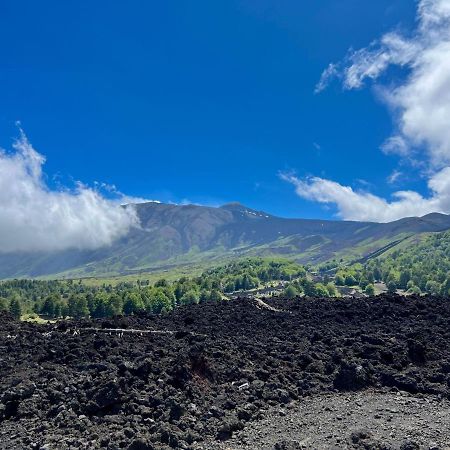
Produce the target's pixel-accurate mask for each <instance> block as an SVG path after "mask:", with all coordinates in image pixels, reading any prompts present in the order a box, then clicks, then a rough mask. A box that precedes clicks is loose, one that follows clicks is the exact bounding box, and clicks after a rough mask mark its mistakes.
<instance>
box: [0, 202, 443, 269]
mask: <svg viewBox="0 0 450 450" xmlns="http://www.w3.org/2000/svg"><path fill="white" fill-rule="evenodd" d="M135 206H136V211H137V214H138V217H139V219H140V224H141V226H140V227H139V228H133V229H132V230H130V232H129V233H128V235H126V236H125V237H123V238H122V239H120V240H118V241H116V242H115V243H114V244H113V245H111V246H108V247H103V248H100V249H98V250H94V251H81V250H75V249H74V250H66V251H62V252H61V251H59V252H52V253H13V254H11V253H8V254H5V253H4V254H0V278H11V277H24V276H27V277H37V276H43V275H55V276H69V277H70V276H73V277H80V276H93V275H96V276H101V275H119V274H129V273H133V272H139V271H155V270H162V269H164V268H170V267H176V266H180V265H188V264H193V263H211V264H212V263H215V262H219V261H221V260H224V259H227V258H232V257H239V256H285V257H289V258H293V259H295V260H296V261H298V262H300V263H311V264H317V263H321V262H325V261H329V260H332V259H334V258H337V259H341V258H342V259H344V260H347V261H356V260H364V259H365V258H367V257H370V256H372V255H376V254H377V253H380V252H381V253H382V252H383V251H385V250H387V249H390V248H392V247H395V246H396V245H398V244H399V243H400V242H402V241H403V240H404V239H406V238H408V237H410V236H413V235H416V234H420V233H425V232H437V231H443V230H447V229H450V216H447V215H444V214H436V213H435V214H428V215H426V216H424V217H410V218H405V219H401V220H397V221H395V222H390V223H373V222H350V221H332V220H310V219H286V218H280V217H276V216H273V215H271V214H268V213H266V212H264V211H256V210H253V209H251V208H247V207H246V206H244V205H241V204H240V203H229V204H226V205H223V206H221V207H219V208H213V207H206V206H198V205H171V204H163V203H153V202H151V203H142V204H137V205H135Z"/></svg>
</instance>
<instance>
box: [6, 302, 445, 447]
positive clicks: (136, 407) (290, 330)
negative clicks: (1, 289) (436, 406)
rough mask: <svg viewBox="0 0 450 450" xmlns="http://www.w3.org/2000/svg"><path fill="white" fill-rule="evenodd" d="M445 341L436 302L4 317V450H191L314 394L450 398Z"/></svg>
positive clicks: (228, 305)
mask: <svg viewBox="0 0 450 450" xmlns="http://www.w3.org/2000/svg"><path fill="white" fill-rule="evenodd" d="M449 342H450V302H449V301H448V299H444V298H438V297H413V296H412V297H407V298H404V297H400V296H389V295H383V296H379V297H374V298H366V299H349V298H345V299H317V298H298V299H295V300H283V299H281V298H280V299H267V300H266V303H264V302H261V301H258V300H256V299H236V300H232V301H224V302H220V303H217V304H208V303H207V304H201V305H194V306H187V307H180V308H178V309H176V310H175V311H173V312H172V313H170V314H168V315H164V316H155V315H144V314H143V315H137V316H131V317H116V318H112V319H101V320H78V321H61V322H58V323H56V324H47V325H35V324H31V323H26V322H17V321H15V320H13V319H12V318H11V317H10V316H9V315H8V314H5V313H4V314H2V315H1V316H0V348H1V352H0V448H2V449H16V448H17V449H22V448H23V449H42V450H44V449H46V450H50V449H72V448H73V449H75V448H86V449H95V448H106V449H110V450H113V449H122V448H124V449H129V450H145V449H161V448H180V449H189V448H192V449H194V448H202V447H201V446H202V445H206V444H205V443H207V442H211V441H213V440H217V441H227V440H228V439H230V438H231V437H232V436H233V434H234V433H236V432H238V431H239V430H242V429H244V428H245V427H246V426H247V425H248V424H249V422H253V421H258V420H259V419H262V418H263V417H264V416H265V414H266V412H267V411H269V410H270V409H271V408H274V407H278V406H280V405H288V404H289V403H290V402H292V401H294V400H295V401H300V402H301V400H302V398H305V397H308V396H313V395H315V394H319V393H323V392H334V391H363V390H365V389H370V388H376V389H386V390H389V391H391V392H395V391H405V392H408V393H411V394H417V395H421V394H431V395H433V396H436V397H438V398H449V397H450V350H449V344H448V343H449ZM205 448H207V445H206V447H205Z"/></svg>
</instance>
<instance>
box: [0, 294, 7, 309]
mask: <svg viewBox="0 0 450 450" xmlns="http://www.w3.org/2000/svg"><path fill="white" fill-rule="evenodd" d="M7 309H8V300H7V299H6V298H3V297H0V311H6V310H7Z"/></svg>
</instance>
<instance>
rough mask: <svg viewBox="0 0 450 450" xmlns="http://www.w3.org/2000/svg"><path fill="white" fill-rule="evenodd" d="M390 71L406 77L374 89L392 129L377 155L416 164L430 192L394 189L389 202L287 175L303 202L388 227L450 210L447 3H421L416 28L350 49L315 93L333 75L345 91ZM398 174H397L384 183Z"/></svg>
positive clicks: (315, 179)
mask: <svg viewBox="0 0 450 450" xmlns="http://www.w3.org/2000/svg"><path fill="white" fill-rule="evenodd" d="M391 66H397V67H401V68H403V69H405V71H406V75H405V76H404V77H403V79H402V81H400V82H398V83H397V84H395V85H393V84H389V85H387V86H378V91H379V92H381V93H382V94H383V95H382V98H383V99H384V101H386V103H387V104H388V106H389V107H390V110H391V111H393V115H394V126H395V132H394V133H393V135H392V136H391V137H389V138H387V139H386V140H385V142H384V143H383V144H382V145H381V150H382V151H383V152H384V153H385V154H395V155H397V156H398V157H400V159H401V161H402V163H407V164H410V165H411V166H413V167H415V168H418V167H420V168H421V170H422V174H426V176H427V177H428V188H429V193H428V196H423V195H421V194H419V193H417V192H413V191H399V192H394V193H393V194H392V198H393V200H392V201H388V200H386V199H383V198H380V197H377V196H375V195H372V194H370V193H365V192H356V191H355V190H353V189H352V188H351V187H349V186H343V185H341V184H339V183H336V182H334V181H331V180H325V179H323V178H318V177H313V178H309V179H306V180H303V181H302V180H299V179H297V178H295V177H290V178H289V177H288V178H286V177H284V178H285V179H288V181H290V182H291V183H293V184H294V185H295V186H296V191H297V193H298V194H299V195H300V196H301V197H303V198H307V199H310V200H314V201H318V202H321V203H324V204H332V203H335V204H336V205H337V207H338V211H339V215H340V216H341V217H343V218H345V219H355V220H374V221H381V222H385V221H387V220H395V219H398V218H401V217H405V216H418V215H423V214H427V213H429V212H433V211H438V212H444V213H450V200H449V198H450V0H420V1H419V2H418V8H417V26H416V29H415V30H414V31H413V32H412V33H411V34H410V35H409V36H404V35H402V34H400V33H399V32H390V33H387V34H385V35H384V36H382V38H381V39H379V40H378V41H375V42H373V43H372V44H371V45H370V46H369V47H367V48H363V49H360V50H356V51H355V50H350V51H349V53H348V55H347V57H346V58H345V60H344V61H343V62H342V63H339V64H330V65H329V66H328V68H327V69H325V71H324V72H323V74H322V77H321V79H320V81H319V83H318V84H317V86H316V92H320V91H322V90H323V89H325V88H326V87H327V86H328V84H329V83H330V82H331V80H332V79H333V78H338V79H339V80H340V81H341V82H342V84H343V87H344V89H359V88H361V87H362V86H363V85H364V82H365V81H366V80H377V79H379V78H380V76H381V75H382V74H384V73H385V72H386V71H387V69H388V68H389V67H391ZM399 176H400V173H398V172H395V171H394V172H393V173H392V174H391V176H390V177H389V178H388V182H391V183H392V182H395V180H397V179H398V178H399ZM446 177H447V178H448V179H449V181H447V179H446Z"/></svg>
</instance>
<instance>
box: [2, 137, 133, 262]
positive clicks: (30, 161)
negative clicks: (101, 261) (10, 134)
mask: <svg viewBox="0 0 450 450" xmlns="http://www.w3.org/2000/svg"><path fill="white" fill-rule="evenodd" d="M44 162H45V158H44V156H42V155H41V154H39V153H38V152H37V151H36V150H34V149H33V147H32V146H31V144H30V142H29V141H28V140H27V138H26V137H25V135H24V134H23V132H21V136H20V138H19V139H18V140H17V141H16V142H15V143H14V145H13V151H12V152H9V153H8V152H6V151H4V150H0V252H3V253H5V252H15V251H56V250H65V249H69V248H76V249H95V248H99V247H102V246H106V245H110V244H111V243H112V242H113V241H114V240H116V239H117V238H119V237H121V236H123V235H125V234H126V233H127V232H128V231H129V229H130V227H132V226H137V225H138V219H137V216H136V213H135V211H134V208H132V207H126V208H124V207H121V206H120V204H119V203H118V202H116V201H113V200H109V199H106V198H105V197H104V196H102V195H101V194H100V192H99V191H98V190H94V189H91V188H88V187H86V186H84V185H82V184H81V183H78V184H77V187H76V189H75V190H68V189H60V190H51V189H50V188H49V187H48V186H47V184H46V183H45V181H44V176H43V172H42V166H43V164H44Z"/></svg>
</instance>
